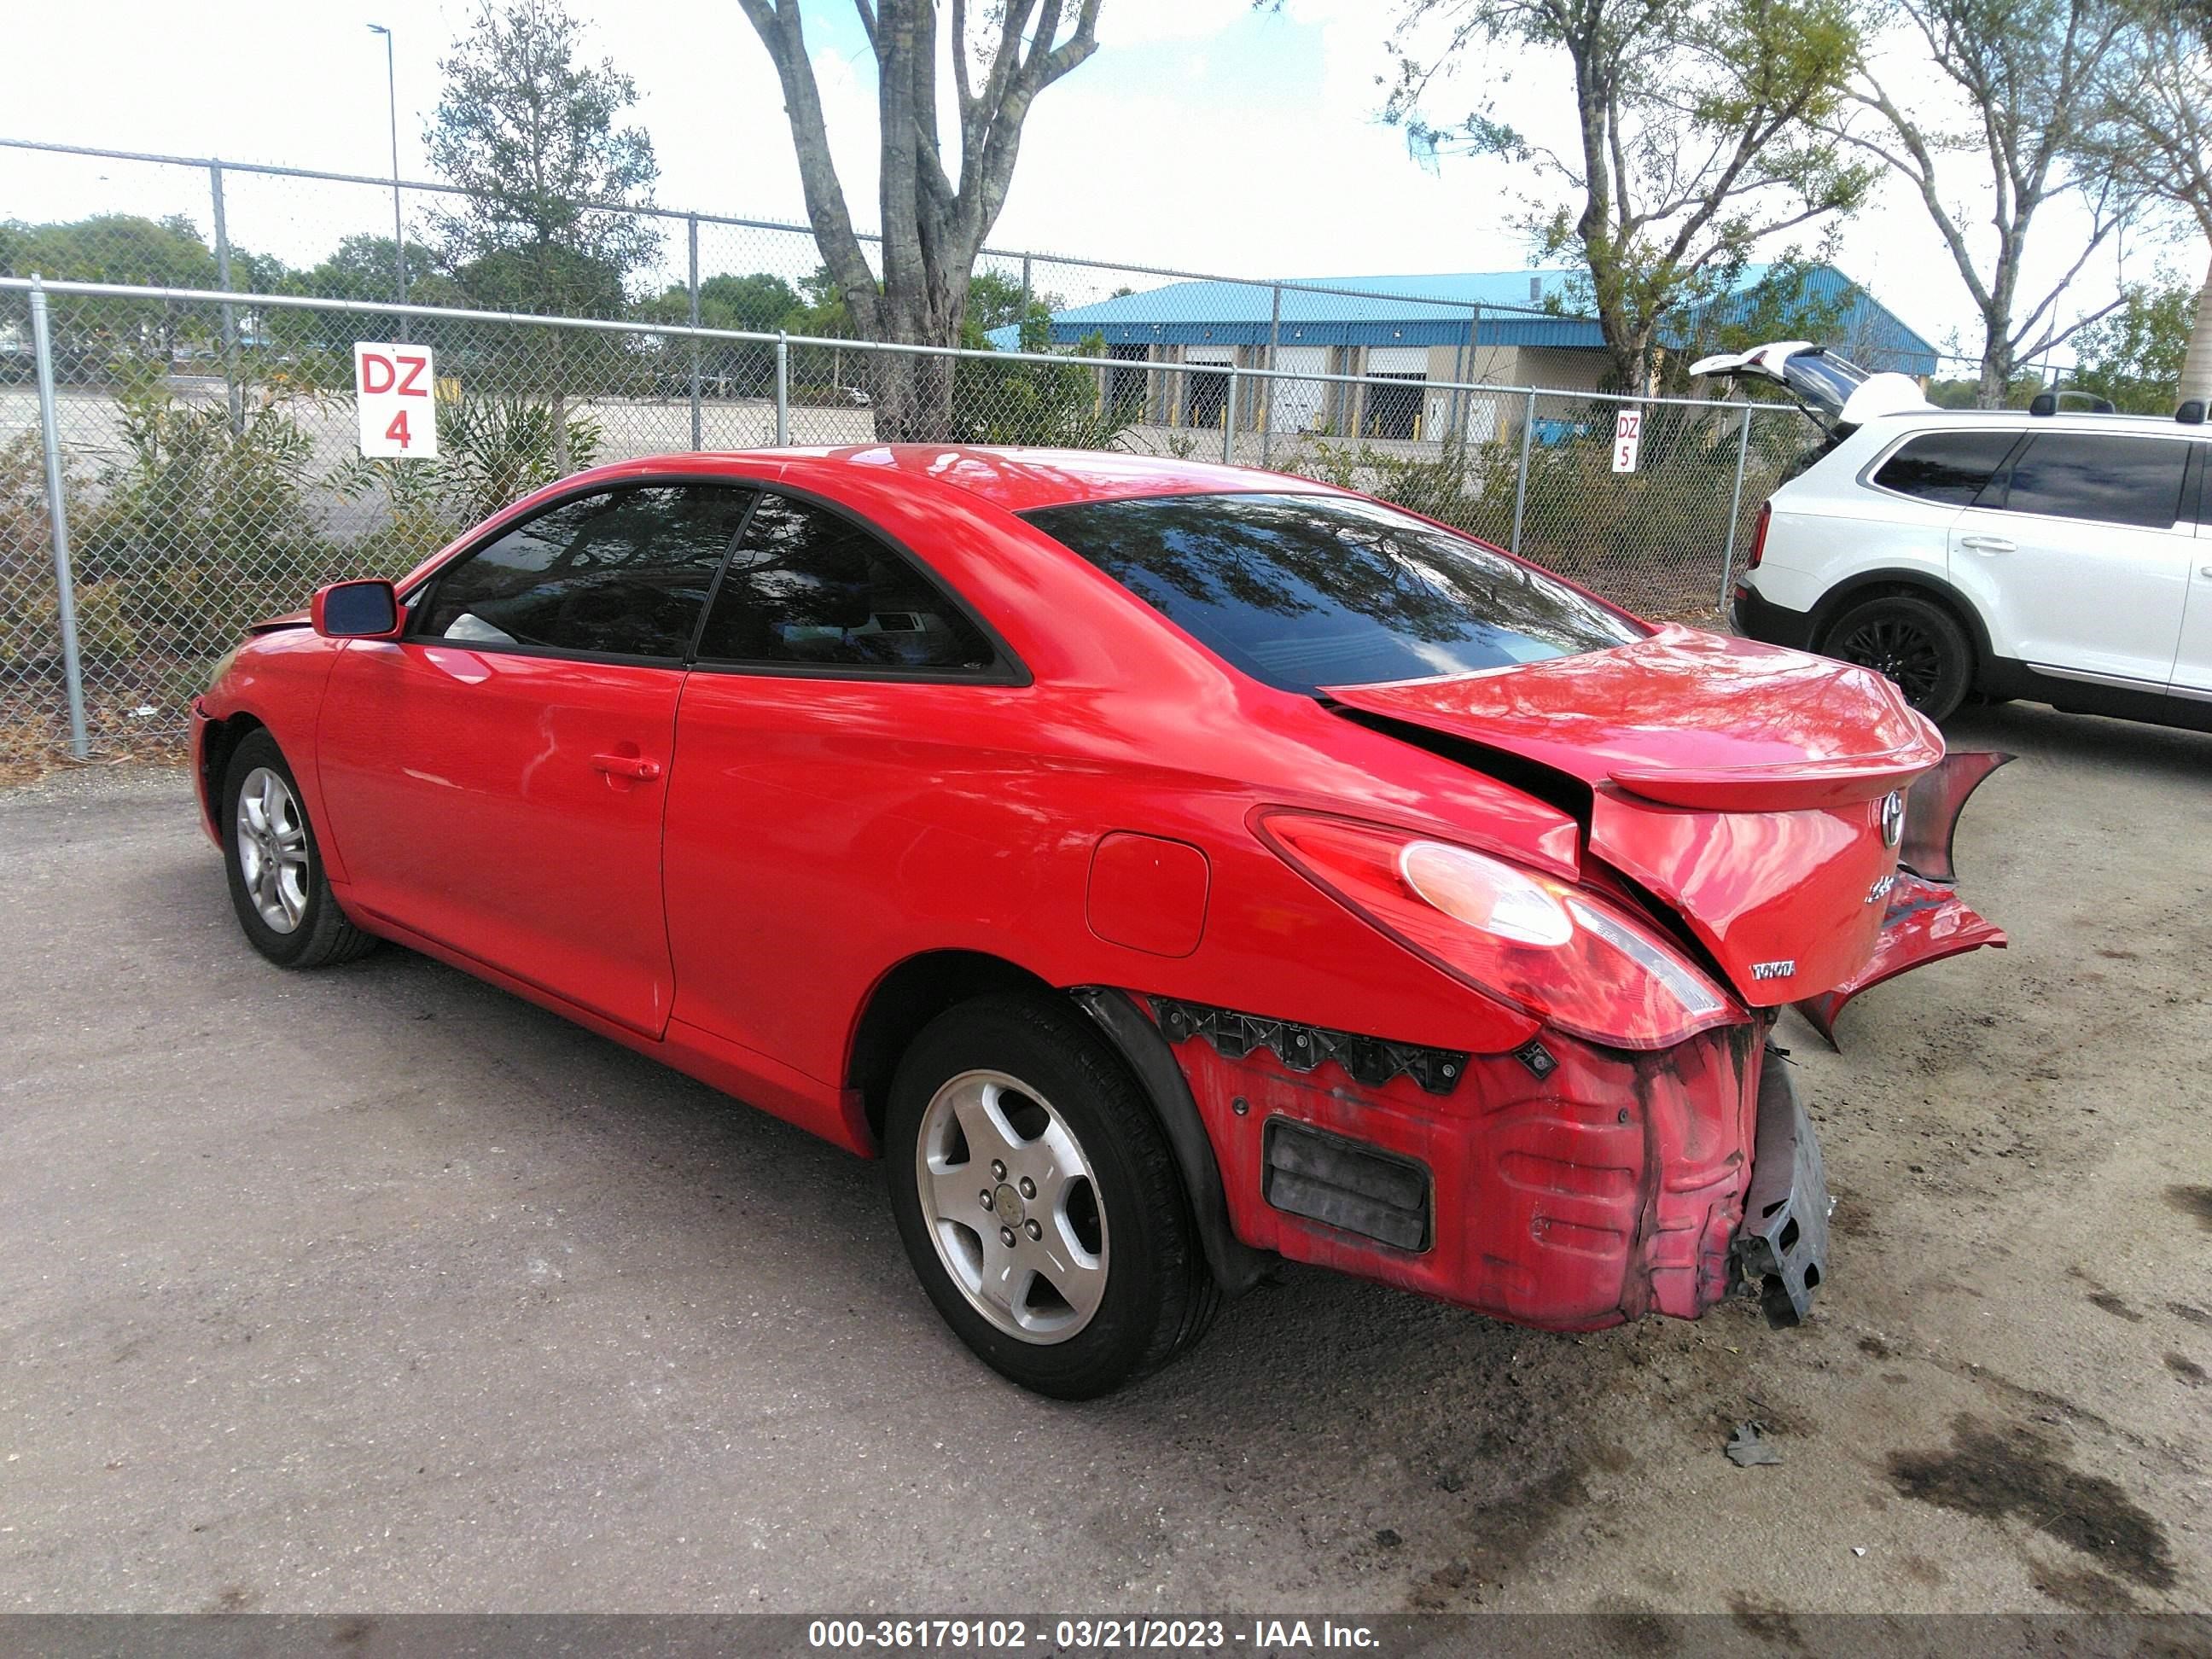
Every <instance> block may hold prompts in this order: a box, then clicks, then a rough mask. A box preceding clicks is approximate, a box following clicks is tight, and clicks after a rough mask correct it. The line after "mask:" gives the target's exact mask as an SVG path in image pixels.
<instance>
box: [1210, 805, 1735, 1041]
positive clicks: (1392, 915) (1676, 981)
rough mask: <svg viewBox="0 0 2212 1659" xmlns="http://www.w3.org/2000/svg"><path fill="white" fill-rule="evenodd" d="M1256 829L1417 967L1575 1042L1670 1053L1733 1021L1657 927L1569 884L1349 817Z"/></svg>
mask: <svg viewBox="0 0 2212 1659" xmlns="http://www.w3.org/2000/svg"><path fill="white" fill-rule="evenodd" d="M1254 827H1255V829H1257V830H1258V832H1259V834H1260V836H1261V839H1262V840H1263V841H1265V842H1267V844H1268V845H1269V846H1270V847H1271V848H1273V849H1274V851H1275V852H1276V853H1277V854H1279V856H1281V857H1282V858H1283V859H1284V860H1286V861H1287V862H1288V863H1289V864H1290V865H1291V867H1292V868H1294V869H1296V870H1297V872H1299V873H1300V874H1302V875H1304V877H1306V878H1307V879H1309V880H1310V881H1311V882H1313V883H1314V884H1315V885H1316V886H1318V887H1319V888H1321V890H1322V891H1323V892H1325V893H1327V894H1328V895H1329V896H1331V897H1332V898H1334V899H1335V900H1336V901H1337V902H1339V903H1340V904H1342V905H1344V906H1346V908H1349V909H1351V910H1352V912H1353V913H1354V914H1356V915H1358V916H1360V917H1361V918H1362V919H1363V920H1364V921H1367V922H1369V923H1370V925H1372V926H1374V927H1377V928H1380V929H1381V930H1382V931H1383V933H1387V934H1389V936H1390V937H1391V938H1392V939H1395V940H1397V941H1398V943H1399V944H1401V945H1404V946H1405V947H1406V948H1407V950H1409V951H1413V953H1414V954H1415V955H1416V956H1419V957H1422V958H1423V959H1425V961H1427V962H1429V963H1432V964H1434V965H1435V966H1436V967H1437V968H1440V969H1443V971H1444V972H1445V973H1447V974H1449V975H1451V976H1452V977H1453V978H1455V979H1456V980H1458V981H1461V982H1462V983H1463V984H1466V985H1469V986H1472V987H1474V989H1476V990H1478V991H1480V992H1481V993H1483V994H1485V995H1486V996H1490V997H1494V998H1496V999H1497V1000H1498V1001H1500V1002H1503V1003H1504V1004H1506V1005H1507V1006H1510V1007H1514V1008H1518V1009H1520V1010H1521V1011H1522V1012H1524V1013H1527V1014H1529V1015H1531V1016H1532V1017H1534V1018H1537V1019H1541V1020H1542V1021H1544V1022H1545V1023H1546V1024H1549V1025H1553V1026H1556V1027H1558V1028H1559V1030H1563V1031H1565V1032H1567V1033H1569V1034H1570V1035H1571V1036H1579V1037H1586V1038H1588V1039H1589V1040H1590V1041H1591V1042H1603V1043H1607V1044H1610V1045H1612V1046H1613V1047H1616V1048H1667V1047H1668V1046H1670V1045H1671V1044H1674V1043H1677V1042H1681V1041H1682V1039H1683V1038H1685V1037H1687V1036H1694V1035H1695V1034H1696V1033H1698V1032H1699V1031H1702V1030H1707V1029H1709V1028H1711V1027H1712V1026H1715V1025H1720V1024H1726V1023H1728V1022H1729V1020H1731V1019H1734V1018H1738V1016H1737V1014H1736V1012H1735V1010H1734V1009H1733V1007H1732V1006H1730V1004H1729V1000H1728V999H1727V998H1726V997H1725V996H1724V995H1723V994H1722V993H1721V992H1720V991H1719V990H1718V989H1717V987H1715V986H1714V984H1713V982H1712V981H1711V980H1710V979H1708V978H1706V977H1705V975H1704V974H1702V973H1700V972H1699V970H1698V969H1697V968H1695V967H1694V966H1692V964H1691V963H1690V962H1689V961H1688V960H1687V959H1686V958H1685V957H1683V956H1682V954H1681V953H1680V951H1677V950H1676V949H1675V948H1674V946H1673V945H1670V944H1668V942H1667V941H1666V940H1665V939H1663V938H1662V937H1661V936H1660V935H1659V934H1658V933H1656V932H1654V931H1653V930H1652V929H1651V928H1650V927H1648V926H1647V925H1646V924H1644V922H1642V921H1638V920H1637V919H1636V918H1635V917H1633V916H1632V915H1629V914H1628V913H1627V912H1626V911H1625V910H1623V909H1621V908H1620V907H1618V906H1616V905H1614V904H1612V903H1609V902H1607V901H1606V900H1604V899H1601V898H1599V897H1598V896H1595V894H1592V893H1588V892H1584V891H1583V890H1581V889H1579V888H1577V887H1574V886H1571V885H1569V884H1566V883H1565V882H1560V881H1555V880H1553V878H1550V877H1548V876H1543V875H1539V874H1537V873H1536V872H1534V871H1531V870H1524V869H1522V867H1521V866H1518V865H1516V864H1510V863H1508V862H1507V861H1506V860H1503V859H1499V858H1495V857H1492V855H1491V854H1487V853H1478V852H1476V851H1475V850H1474V848H1468V847H1460V846H1455V845H1454V844H1452V843H1450V842H1440V841H1432V840H1430V839H1428V838H1426V837H1424V836H1414V835H1412V834H1409V833H1407V832H1406V831H1404V830H1395V829H1383V828H1381V827H1380V826H1378V825H1375V824H1368V823H1356V822H1354V821H1352V820H1351V819H1348V818H1336V817H1325V816H1322V815H1321V814H1318V813H1308V812H1293V811H1274V812H1267V813H1263V814H1261V816H1260V817H1259V818H1258V819H1257V820H1256V821H1255V825H1254Z"/></svg>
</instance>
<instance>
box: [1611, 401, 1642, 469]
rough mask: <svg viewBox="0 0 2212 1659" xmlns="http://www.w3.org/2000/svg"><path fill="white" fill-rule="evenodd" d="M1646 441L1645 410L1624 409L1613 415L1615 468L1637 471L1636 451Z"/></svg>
mask: <svg viewBox="0 0 2212 1659" xmlns="http://www.w3.org/2000/svg"><path fill="white" fill-rule="evenodd" d="M1643 443H1644V411H1643V410H1640V409H1624V410H1621V411H1620V414H1618V415H1616V416H1613V471H1615V472H1633V471H1636V452H1637V450H1638V449H1639V448H1640V447H1643Z"/></svg>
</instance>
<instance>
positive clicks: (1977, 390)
mask: <svg viewBox="0 0 2212 1659" xmlns="http://www.w3.org/2000/svg"><path fill="white" fill-rule="evenodd" d="M2018 367H2019V366H2018V365H2017V364H2015V362H2013V360H2012V343H2011V342H2010V341H2009V340H2007V339H2004V338H2002V337H2001V336H2000V335H1999V334H1998V332H1997V331H1996V330H1995V329H1992V330H1991V331H1990V336H1989V339H1988V343H1986V344H1984V346H1983V347H1982V378H1981V380H1979V381H1978V383H1977V384H1976V386H1975V387H1974V407H1975V408H1977V409H2002V408H2003V407H2004V406H2005V399H2006V398H2008V397H2009V396H2010V395H2011V394H2012V377H2013V375H2014V374H2015V371H2016V370H2017V368H2018Z"/></svg>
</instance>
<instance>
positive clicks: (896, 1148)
mask: <svg viewBox="0 0 2212 1659" xmlns="http://www.w3.org/2000/svg"><path fill="white" fill-rule="evenodd" d="M884 1163H885V1166H886V1168H887V1169H888V1170H889V1172H890V1203H891V1212H892V1215H893V1217H894V1218H896V1221H897V1223H898V1229H899V1236H900V1238H901V1239H902V1241H903V1242H904V1243H905V1245H906V1250H907V1255H908V1259H909V1260H910V1261H912V1262H913V1263H914V1270H915V1274H916V1275H917V1276H918V1277H919V1278H920V1279H921V1285H922V1289H923V1290H924V1291H926V1292H927V1295H928V1297H929V1299H930V1301H931V1302H933V1304H936V1307H937V1310H938V1312H939V1314H940V1315H941V1316H943V1317H944V1319H945V1323H947V1324H948V1325H950V1326H951V1327H952V1329H953V1331H954V1332H955V1333H956V1334H957V1335H958V1336H959V1338H960V1340H962V1341H963V1342H965V1343H966V1344H967V1345H968V1346H969V1347H970V1348H971V1349H973V1350H974V1351H975V1353H976V1355H977V1356H978V1357H979V1358H981V1359H982V1360H983V1362H984V1363H985V1364H988V1365H990V1366H991V1367H993V1368H994V1370H997V1371H999V1372H1000V1374H1001V1375H1002V1376H1006V1377H1009V1378H1011V1379H1012V1381H1014V1382H1016V1383H1020V1384H1021V1385H1022V1386H1023V1387H1024V1388H1026V1389H1034V1390H1035V1391H1036V1392H1037V1393H1039V1394H1042V1395H1051V1396H1052V1397H1054V1399H1059V1400H1088V1399H1091V1398H1094V1397H1096V1396H1097V1395H1103V1394H1107V1393H1109V1392H1111V1391H1112V1390H1113V1389H1117V1388H1119V1387H1121V1384H1122V1383H1126V1382H1128V1381H1129V1380H1130V1379H1132V1378H1133V1377H1135V1376H1140V1375H1142V1374H1143V1373H1144V1372H1146V1371H1147V1370H1152V1369H1154V1368H1156V1367H1158V1366H1159V1365H1162V1364H1165V1363H1167V1361H1168V1360H1169V1359H1170V1358H1173V1357H1174V1356H1175V1355H1176V1353H1178V1352H1181V1351H1182V1349H1183V1348H1185V1347H1187V1346H1189V1345H1190V1344H1191V1343H1192V1342H1194V1341H1195V1340H1197V1338H1198V1337H1199V1335H1200V1334H1201V1333H1202V1332H1203V1331H1204V1329H1205V1328H1206V1325H1207V1324H1208V1323H1209V1322H1211V1321H1212V1316H1213V1313H1214V1310H1215V1309H1216V1308H1217V1307H1218V1303H1219V1292H1218V1289H1217V1287H1216V1286H1215V1285H1214V1283H1213V1279H1212V1275H1211V1274H1210V1273H1208V1271H1207V1269H1206V1261H1205V1258H1204V1255H1203V1253H1202V1252H1201V1250H1200V1247H1199V1243H1198V1235H1197V1228H1196V1225H1195V1223H1194V1220H1193V1218H1192V1216H1191V1210H1190V1201H1189V1199H1188V1196H1187V1195H1186V1194H1185V1193H1184V1191H1183V1188H1182V1178H1181V1176H1179V1175H1178V1173H1177V1172H1176V1164H1175V1159H1174V1156H1173V1154H1172V1153H1171V1152H1170V1150H1169V1147H1168V1144H1167V1138H1166V1136H1165V1134H1164V1133H1163V1132H1162V1130H1161V1128H1160V1125H1159V1121H1158V1118H1157V1117H1156V1116H1155V1115H1153V1112H1152V1106H1151V1104H1150V1103H1149V1102H1147V1101H1146V1099H1145V1097H1144V1096H1143V1094H1142V1093H1141V1092H1140V1091H1139V1087H1138V1085H1137V1084H1136V1082H1135V1080H1134V1079H1132V1078H1131V1077H1130V1076H1129V1074H1128V1073H1127V1070H1126V1069H1124V1068H1123V1066H1121V1062H1120V1060H1118V1059H1117V1058H1116V1056H1115V1054H1114V1053H1113V1052H1112V1051H1111V1050H1110V1049H1109V1048H1107V1046H1106V1045H1105V1043H1104V1042H1103V1041H1102V1040H1101V1039H1100V1038H1099V1036H1098V1035H1097V1033H1096V1032H1095V1031H1094V1030H1091V1028H1090V1027H1089V1026H1088V1025H1087V1024H1085V1022H1084V1020H1083V1018H1082V1017H1081V1016H1080V1015H1079V1014H1078V1013H1077V1012H1075V1011H1074V1010H1073V1009H1071V1008H1068V1007H1066V1006H1064V1005H1063V1004H1060V1003H1059V1002H1058V1001H1056V1000H1054V999H1052V998H1050V997H1048V996H1044V995H1036V996H1030V995H994V996H987V997H979V998H977V999H975V1000H973V1001H970V1002H965V1003H963V1004H961V1005H959V1006H957V1007H955V1008H952V1009H951V1010H949V1011H947V1012H945V1013H944V1014H941V1015H939V1017H938V1018H937V1019H935V1020H934V1021H933V1022H932V1023H931V1024H930V1025H929V1026H928V1027H927V1029H926V1030H923V1031H922V1033H921V1036H918V1037H916V1038H915V1041H914V1043H913V1045H912V1046H911V1047H910V1048H908V1050H907V1053H906V1055H905V1057H904V1059H902V1060H901V1061H900V1063H899V1069H898V1074H897V1076H896V1079H894V1081H893V1083H892V1085H891V1097H890V1111H889V1114H888V1116H887V1121H886V1123H885V1126H884Z"/></svg>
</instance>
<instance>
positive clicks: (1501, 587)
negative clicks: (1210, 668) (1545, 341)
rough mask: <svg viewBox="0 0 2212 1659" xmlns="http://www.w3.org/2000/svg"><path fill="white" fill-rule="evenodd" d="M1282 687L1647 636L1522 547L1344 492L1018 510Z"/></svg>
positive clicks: (1516, 658) (1418, 672)
mask: <svg viewBox="0 0 2212 1659" xmlns="http://www.w3.org/2000/svg"><path fill="white" fill-rule="evenodd" d="M1023 516H1024V518H1025V519H1027V520H1028V521H1029V522H1030V524H1033V525H1035V526H1036V527H1037V528H1038V529H1040V530H1042V531H1043V532H1045V533H1046V534H1047V535H1048V536H1051V537H1053V538H1055V539H1057V540H1058V541H1060V542H1061V543H1063V544H1065V545H1066V546H1067V547H1069V548H1071V549H1073V550H1074V551H1075V552H1076V553H1078V554H1080V555H1081V556H1083V557H1084V558H1085V559H1087V560H1089V561H1090V562H1091V563H1092V564H1095V565H1097V567H1098V568H1100V569H1101V570H1103V571H1104V572H1105V573H1106V574H1108V575H1109V576H1111V577H1113V578H1114V579H1115V580H1116V581H1118V582H1120V583H1121V585H1122V586H1124V587H1127V589H1128V590H1129V591H1130V592H1133V593H1134V594H1136V595H1137V596H1138V597H1139V599H1143V600H1145V601H1146V603H1147V604H1149V605H1152V607H1153V608H1154V609H1156V610H1158V611H1160V612H1161V613H1162V614H1163V615H1164V616H1165V617H1168V618H1169V619H1170V620H1171V621H1173V622H1175V623H1177V624H1178V625H1180V626H1181V627H1182V628H1183V629H1186V630H1188V632H1189V633H1191V634H1192V635H1195V636H1196V637H1197V638H1198V639H1199V640H1200V641H1202V642H1203V643H1204V644H1206V646H1207V647H1210V648H1211V649H1212V650H1213V651H1215V652H1216V653H1218V654H1219V655H1220V656H1222V657H1223V658H1225V659H1227V660H1228V661H1229V662H1231V664H1233V665H1236V666H1237V667H1238V668H1240V669H1242V670H1243V671H1244V672H1246V673H1248V674H1249V675H1251V676H1252V677H1253V678H1255V679H1257V680H1261V681H1264V682H1265V683H1266V684H1269V685H1272V686H1275V687H1277V688H1279V690H1285V691H1296V692H1300V693H1304V694H1307V695H1310V694H1311V693H1313V692H1314V691H1315V690H1317V689H1318V688H1320V687H1322V686H1324V685H1371V684H1376V683H1378V682H1382V681H1387V680H1409V679H1424V678H1429V677H1430V676H1432V675H1437V674H1464V673H1471V672H1473V671H1476V670H1479V669H1485V668H1504V667H1510V666H1511V665H1514V664H1516V663H1524V662H1536V661H1540V660H1541V659H1544V658H1547V657H1564V656H1569V655H1571V654H1573V653H1577V652H1582V651H1601V650H1604V649H1607V647H1612V646H1616V645H1625V644H1626V643H1627V642H1628V641H1631V640H1634V639H1638V638H1641V637H1642V635H1641V634H1640V632H1639V631H1638V629H1636V628H1635V627H1634V626H1633V625H1632V624H1631V623H1628V622H1626V621H1624V620H1623V619H1622V618H1621V617H1618V616H1616V615H1615V614H1614V613H1613V612H1612V611H1608V610H1607V609H1606V607H1605V606H1603V605H1600V604H1599V603H1598V602H1597V601H1596V600H1595V599H1590V598H1589V597H1587V596H1586V595H1584V594H1582V593H1578V592H1576V591H1575V590H1574V589H1573V588H1571V587H1569V586H1566V585H1565V583H1564V582H1561V581H1559V580H1556V579H1554V578H1553V577H1551V576H1548V575H1546V574H1544V573H1543V572H1542V571H1540V570H1536V569H1534V568H1530V567H1529V566H1528V565H1524V564H1522V563H1521V562H1519V561H1518V560H1516V559H1511V558H1508V557H1507V556H1505V555H1504V554H1502V553H1497V552H1493V551H1492V550H1490V549H1488V548H1486V547H1483V546H1480V545H1479V544H1476V543H1474V542H1471V541H1469V540H1468V539H1467V538H1465V537H1462V536H1456V535H1454V534H1453V533H1451V532H1449V531H1446V530H1442V529H1439V528H1437V526H1434V525H1429V524H1424V523H1422V522H1421V521H1420V520H1419V519H1415V518H1412V517H1410V516H1408V515H1407V514H1406V513H1400V512H1397V511H1395V509H1393V508H1390V507H1384V506H1383V505H1382V504H1381V503H1379V502H1376V501H1358V500H1355V499H1352V498H1348V497H1345V496H1338V495H1170V496H1148V497H1140V498H1139V499H1137V500H1133V501H1086V502H1081V503H1079V504H1077V505H1074V506H1071V507H1045V508H1042V509H1041V510H1039V511H1037V512H1034V513H1025V514H1024V515H1023Z"/></svg>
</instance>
